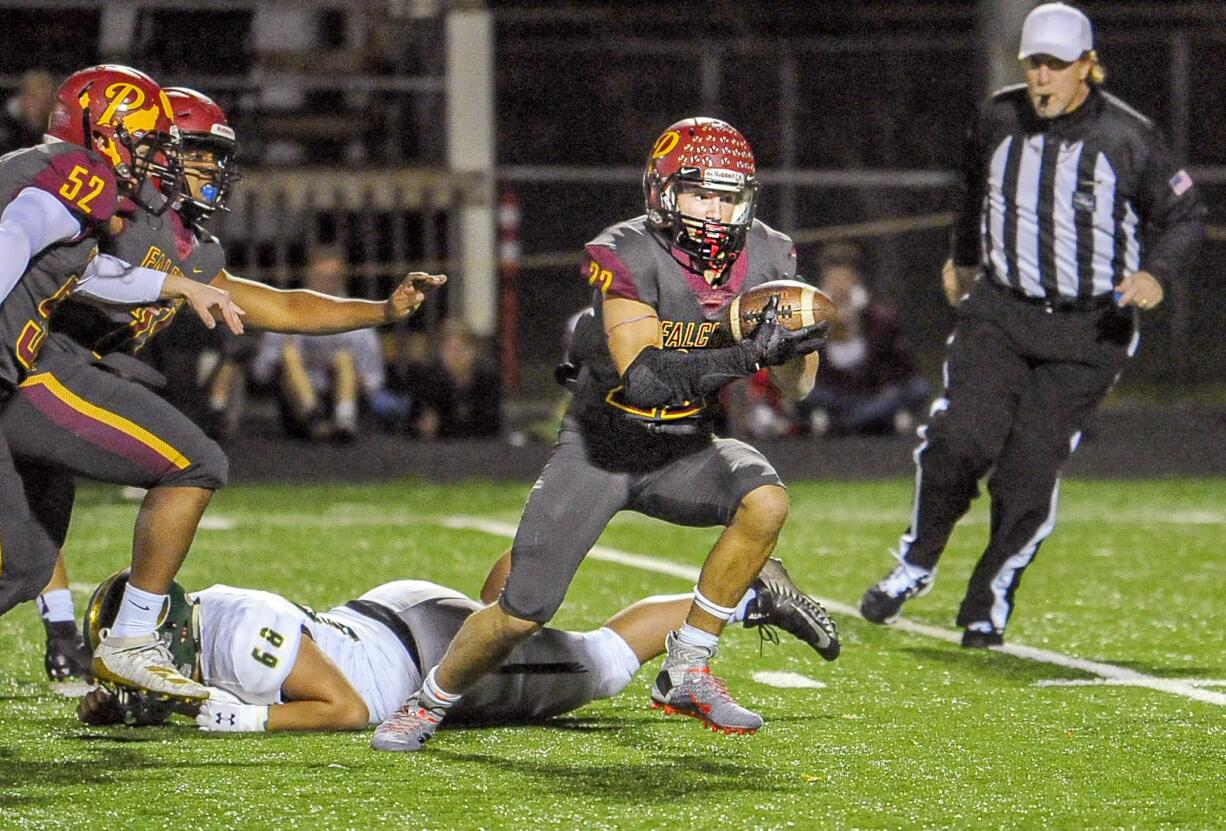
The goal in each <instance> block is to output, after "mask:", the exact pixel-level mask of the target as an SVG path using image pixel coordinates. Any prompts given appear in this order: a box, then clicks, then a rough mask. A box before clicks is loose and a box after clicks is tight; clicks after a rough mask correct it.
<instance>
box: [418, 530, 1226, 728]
mask: <svg viewBox="0 0 1226 831" xmlns="http://www.w3.org/2000/svg"><path fill="white" fill-rule="evenodd" d="M441 524H442V525H444V526H446V527H447V528H457V529H463V530H469V531H482V532H484V533H486V534H492V535H493V536H496V537H507V538H513V537H514V536H515V525H514V524H512V523H509V522H498V521H496V520H489V519H481V518H480V517H473V516H451V517H446V518H445V519H443V520H442V521H441ZM588 556H589V557H592V558H594V559H597V560H604V561H605V562H610V563H620V564H621V565H626V566H631V567H632V568H638V569H642V570H643V571H654V572H656V573H658V574H668V575H671V576H673V577H679V578H681V579H682V580H688V581H690V582H693V581H695V580H697V579H698V569H697V568H696V567H694V566H688V565H683V564H681V563H672V562H669V561H668V560H661V559H659V558H657V557H651V556H648V555H645V554H631V553H629V552H626V551H619V550H617V549H616V548H608V547H606V546H603V545H597V546H595V547H594V548H593V549H592V550H591V552H590V553H589V554H588ZM818 600H819V601H820V602H821V603H822V605H824V606H825V607H826V608H827V609H829V610H830V611H832V612H837V613H838V614H841V615H851V616H854V617H859V616H860V610H859V609H858V608H856V607H855V606H850V605H848V604H846V603H841V602H839V601H837V600H829V599H827V598H824V597H819V598H818ZM892 628H894V629H898V630H901V631H903V632H908V633H910V634H913V635H923V636H924V637H928V638H935V639H937V640H941V641H949V642H950V643H959V642H961V640H962V635H961V633H960V632H957V631H954V630H952V629H945V628H942V627H940V626H932V625H930V624H927V623H917V622H915V621H912V620H906V619H905V618H900V619H899V620H898V621H897V622H896V623H894V624H893V626H892ZM992 649H993V650H994V651H996V652H1004V653H1005V654H1006V655H1012V656H1013V657H1015V658H1024V659H1025V660H1028V661H1038V662H1040V663H1044V664H1054V665H1056V666H1060V667H1067V668H1068V669H1077V670H1081V671H1082V672H1088V673H1090V674H1091V675H1097V676H1099V678H1101V679H1103V680H1104V681H1106V682H1112V683H1117V684H1127V685H1129V686H1135V687H1147V688H1149V689H1152V690H1157V691H1158V692H1164V693H1170V694H1171V695H1181V696H1183V697H1185V698H1191V699H1193V700H1196V701H1203V702H1205V703H1207V704H1217V705H1218V706H1226V693H1220V692H1214V691H1212V690H1205V689H1200V688H1199V687H1197V686H1195V685H1194V684H1193V683H1191V682H1190V681H1187V680H1182V679H1174V678H1158V677H1155V676H1152V675H1146V674H1144V673H1141V672H1137V671H1136V670H1133V669H1128V668H1127V667H1120V666H1115V665H1114V664H1105V663H1102V662H1100V661H1089V660H1086V659H1085V658H1074V657H1073V656H1071V655H1064V654H1063V653H1060V652H1052V651H1050V650H1047V649H1037V648H1035V647H1032V646H1022V645H1021V644H1018V643H1006V644H1005V645H1004V646H997V647H992Z"/></svg>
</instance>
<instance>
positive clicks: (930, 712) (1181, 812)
mask: <svg viewBox="0 0 1226 831" xmlns="http://www.w3.org/2000/svg"><path fill="white" fill-rule="evenodd" d="M526 490H527V489H526V487H525V486H523V485H468V486H465V487H463V488H440V487H433V486H425V485H421V484H417V483H400V484H394V485H386V486H378V487H373V486H372V487H358V486H344V487H292V488H291V487H235V488H231V489H228V490H226V491H224V492H223V493H222V494H220V495H219V496H218V498H217V499H216V501H215V502H214V505H213V506H212V508H211V509H210V512H209V515H210V516H211V517H213V518H214V519H220V518H225V519H228V520H231V521H232V522H233V523H234V527H233V528H232V529H231V530H202V531H201V532H200V534H199V536H198V537H197V542H196V545H195V548H194V550H193V552H192V556H191V557H190V559H189V560H188V563H187V565H186V566H185V567H184V570H183V572H182V575H181V582H182V583H183V584H184V585H185V586H187V587H188V588H189V589H190V588H200V587H203V586H205V585H208V584H209V583H212V582H226V583H230V584H234V585H241V586H254V587H259V588H265V589H271V590H274V591H278V592H281V593H283V594H286V595H288V596H290V597H291V598H294V599H297V600H300V601H302V602H306V603H310V604H311V605H313V606H315V607H316V608H320V607H326V606H328V605H330V604H332V603H335V602H339V601H343V600H346V599H349V598H351V597H353V596H354V595H356V594H357V593H359V592H361V591H363V590H365V589H367V588H370V587H371V586H373V585H375V584H377V583H380V582H383V581H385V580H389V579H394V578H401V577H408V576H414V577H424V578H429V579H434V580H437V581H439V582H444V583H447V584H449V585H452V586H455V587H457V588H460V589H463V590H465V591H468V592H469V593H475V592H476V590H477V588H478V587H479V585H480V581H481V578H482V576H483V574H484V570H485V568H486V567H487V565H488V564H489V562H490V561H491V560H492V559H493V557H494V555H495V554H497V552H498V551H499V550H500V549H501V548H502V546H503V544H504V541H503V540H501V539H499V538H496V537H492V536H489V535H486V534H482V533H477V532H470V531H458V530H449V529H447V528H444V527H441V526H439V525H438V524H435V523H433V522H432V520H435V519H437V518H439V517H442V516H446V515H450V514H465V515H476V516H481V517H484V518H492V519H498V520H503V521H506V522H509V523H513V522H514V521H515V520H516V518H517V516H518V511H519V508H520V506H521V505H522V502H523V499H524V497H525V495H526ZM113 493H114V492H113V491H112V490H110V489H87V490H85V491H84V492H83V493H82V494H81V497H80V500H79V503H78V509H77V513H76V516H75V518H74V524H73V529H72V535H71V539H70V543H69V550H70V567H71V571H72V579H73V581H74V582H79V583H88V582H91V581H97V580H99V579H101V578H102V577H104V576H105V575H106V574H107V573H109V572H110V571H112V570H114V569H115V568H118V567H121V566H122V565H124V564H126V561H127V546H128V542H129V540H130V538H131V533H132V521H133V517H134V515H135V510H136V509H135V506H134V505H132V504H129V503H124V502H120V501H119V500H118V498H117V497H115V496H114V495H113ZM791 495H792V515H791V518H790V519H789V520H788V525H787V527H786V529H785V531H784V534H783V537H782V539H781V542H780V547H779V551H780V553H781V555H782V556H783V557H784V559H785V561H786V562H787V563H788V565H789V567H790V569H791V571H792V572H793V575H794V576H795V577H796V578H797V580H798V582H801V583H802V585H806V586H808V587H810V588H812V589H813V590H814V591H815V593H819V594H821V595H823V596H827V597H830V598H834V599H838V600H842V601H844V602H848V603H854V602H855V601H856V599H857V598H858V597H859V595H860V593H861V592H862V591H863V589H864V588H865V587H866V586H867V585H868V584H869V583H871V582H872V581H874V580H876V579H877V578H878V577H880V576H881V575H882V574H883V573H884V572H885V571H886V570H887V569H888V568H889V567H890V560H889V559H888V557H887V555H886V550H887V548H889V547H890V546H892V545H894V544H895V543H896V542H897V537H898V535H899V533H900V532H901V531H902V530H903V528H904V526H905V525H906V522H907V516H908V512H909V501H910V485H909V483H907V482H903V481H898V482H885V483H856V484H834V483H830V484H798V485H794V486H793V487H792V489H791ZM986 520H987V514H986V510H985V507H984V506H979V507H978V508H977V509H976V511H975V512H973V513H972V514H971V515H970V516H969V517H968V518H967V520H966V521H965V524H964V525H963V526H961V527H960V528H959V529H958V531H957V532H956V533H955V535H954V538H953V541H952V543H951V545H950V548H949V550H948V551H947V553H946V556H945V560H944V561H943V563H942V567H941V573H940V578H939V580H938V582H937V585H936V587H935V589H934V590H933V592H932V593H931V594H930V595H928V596H927V597H925V598H922V599H919V600H917V601H914V602H913V603H912V604H911V605H910V606H909V607H908V610H907V611H908V615H909V616H910V617H911V618H913V619H915V620H919V621H923V622H927V623H931V624H937V625H941V626H947V627H948V626H951V625H952V619H953V615H954V612H955V609H956V606H957V602H958V600H959V599H960V596H961V590H962V588H963V586H964V583H965V579H966V576H967V574H968V573H969V571H970V568H971V566H972V564H973V561H974V559H975V555H976V554H977V553H978V551H979V549H980V547H981V546H982V544H983V542H984V538H985V536H986V530H987V525H986ZM1224 530H1226V483H1224V482H1222V481H1186V480H1169V481H1157V482H1132V483H1120V482H1111V483H1106V482H1103V483H1095V482H1088V483H1087V482H1072V483H1067V484H1066V485H1065V490H1064V494H1063V502H1062V516H1061V521H1060V524H1059V527H1058V529H1057V532H1056V534H1055V535H1054V536H1053V537H1052V539H1051V540H1050V541H1049V542H1048V543H1047V544H1046V545H1045V546H1044V549H1043V551H1042V553H1041V555H1040V557H1039V561H1038V563H1037V564H1036V565H1035V566H1034V567H1033V568H1032V569H1031V570H1030V572H1029V573H1028V574H1027V577H1026V583H1025V585H1024V586H1023V587H1022V589H1021V590H1020V592H1019V596H1018V614H1017V618H1016V619H1015V621H1014V622H1013V624H1012V625H1011V627H1010V632H1009V636H1010V640H1011V641H1012V642H1020V643H1025V644H1029V645H1032V646H1041V647H1044V648H1046V649H1050V650H1053V651H1057V652H1061V653H1066V654H1069V655H1074V656H1078V657H1082V658H1090V659H1094V660H1098V661H1104V662H1109V663H1112V664H1116V665H1121V666H1126V667H1130V668H1133V669H1136V670H1139V671H1141V672H1144V673H1147V674H1150V675H1153V676H1158V677H1167V678H1201V679H1226V635H1224V634H1223V632H1224V630H1226V615H1224V614H1223V611H1224V610H1223V600H1222V596H1223V587H1226V559H1224V558H1223V557H1222V555H1221V549H1222V540H1223V531H1224ZM714 538H715V532H714V531H712V530H694V529H677V528H672V527H670V526H666V525H663V524H660V523H656V522H653V521H649V520H645V519H642V518H639V517H636V516H633V515H624V516H623V517H622V518H620V519H619V520H617V521H616V522H615V524H614V525H613V526H612V527H611V528H610V529H609V531H608V532H607V533H606V534H605V536H604V538H603V540H602V542H603V543H604V544H605V545H608V546H613V547H617V548H621V549H624V550H627V551H632V552H635V553H641V554H648V555H653V556H657V557H663V558H668V559H671V560H674V561H677V562H681V563H688V564H691V565H698V564H699V563H700V562H701V561H702V558H703V556H704V553H705V551H706V549H707V547H708V546H709V545H710V543H711V542H712V541H713V540H714ZM687 588H688V586H687V585H686V583H685V582H684V581H681V580H679V579H677V578H674V577H668V576H664V575H660V574H653V573H648V572H644V571H639V570H636V569H632V568H629V567H626V566H622V565H617V564H613V563H607V562H598V561H589V562H588V563H586V564H585V565H584V567H583V568H582V569H581V570H580V573H579V576H578V578H577V579H576V581H575V583H574V585H573V586H572V588H571V590H570V593H569V595H568V597H567V602H566V605H565V606H564V608H563V611H562V613H561V614H560V616H559V618H558V620H557V622H558V623H559V624H560V625H566V626H573V627H581V628H588V627H591V626H594V625H597V624H599V623H600V622H601V621H602V620H603V619H604V618H606V617H607V616H608V615H610V614H611V613H613V612H614V611H616V610H617V609H618V608H619V607H621V606H622V605H624V604H626V603H628V602H630V601H632V600H634V599H635V598H637V597H639V596H642V595H646V594H651V593H660V592H677V591H684V590H686V589H687ZM77 603H78V608H80V607H81V606H82V605H83V603H84V599H83V598H82V597H81V596H78V598H77ZM840 623H841V626H842V633H843V642H844V652H843V655H842V657H841V658H839V660H838V661H836V662H835V663H833V664H826V663H824V662H822V661H821V660H820V659H818V658H817V657H816V656H815V655H814V654H812V653H811V652H809V651H808V650H807V649H806V648H804V647H802V646H800V645H798V644H796V643H794V642H788V641H786V640H785V641H784V643H783V644H782V645H781V646H778V647H771V646H767V647H766V648H765V651H764V654H762V655H761V656H760V655H759V644H758V637H757V635H756V634H755V633H753V632H746V631H744V630H741V629H736V630H730V631H729V633H728V634H727V636H726V637H725V639H724V647H723V649H722V651H721V654H720V657H719V659H718V663H717V668H718V670H719V671H720V672H721V674H723V675H725V676H726V677H727V678H728V681H729V685H730V688H731V689H732V690H733V692H734V693H735V694H736V695H737V696H738V697H739V698H740V699H742V701H743V702H744V703H746V704H749V705H752V706H753V707H755V708H757V709H758V710H759V711H760V712H762V713H763V715H764V716H765V717H766V719H767V725H766V727H765V728H764V729H763V730H762V731H761V732H760V733H759V734H758V735H756V736H753V737H723V736H716V735H713V734H710V733H708V732H705V731H703V730H701V729H700V728H699V727H698V725H697V724H695V723H694V722H692V721H690V720H688V719H675V718H674V719H666V718H664V717H662V716H659V715H658V714H656V713H654V712H653V711H651V710H649V709H648V708H647V707H646V702H647V689H648V684H649V681H650V677H651V673H650V670H651V669H652V668H653V667H654V665H653V667H649V668H648V669H647V670H645V671H644V672H642V673H640V675H639V677H638V678H637V679H636V680H635V682H634V683H633V684H632V686H631V688H630V689H629V690H628V691H627V692H626V694H624V695H623V696H621V697H620V698H618V699H615V700H611V701H604V702H598V703H596V704H594V705H592V706H589V707H588V708H586V709H584V710H582V711H580V712H578V713H577V714H575V715H574V716H573V717H571V718H567V719H564V720H562V721H560V722H559V723H558V724H557V725H556V726H555V727H552V728H540V727H533V728H523V727H519V728H501V729H482V730H465V731H454V732H445V733H443V734H440V736H439V737H437V738H436V739H435V741H434V742H433V743H432V744H431V746H430V748H429V749H428V750H427V751H425V752H423V753H420V754H415V755H412V756H402V755H399V754H380V753H374V752H373V751H371V750H370V749H369V747H368V742H369V738H370V734H369V731H365V732H361V733H353V734H338V735H290V736H269V735H258V736H221V735H205V734H201V733H199V732H197V731H196V730H195V726H194V724H192V723H190V722H188V721H186V720H181V721H178V722H176V724H175V726H173V727H165V728H153V729H125V728H113V729H100V728H88V727H84V726H82V725H80V724H78V723H77V722H76V721H75V720H74V719H73V716H72V707H73V705H72V703H71V702H69V701H67V700H65V699H62V698H59V697H56V696H54V695H52V694H51V693H49V692H48V689H47V685H46V684H45V682H44V681H43V680H42V666H41V665H42V659H41V650H42V643H41V631H42V630H41V627H40V626H39V624H38V622H37V619H36V615H35V613H34V610H33V609H32V608H28V607H27V608H19V609H17V610H15V611H13V612H12V613H10V614H8V615H6V616H5V617H4V618H3V619H0V828H5V829H8V828H23V829H25V828H29V829H51V828H61V827H65V828H99V827H102V828H158V829H176V828H304V829H315V828H385V827H387V828H430V829H453V828H455V829H458V828H514V829H538V828H542V829H552V828H557V829H571V828H584V829H589V828H591V829H597V828H642V829H649V828H675V829H681V828H703V829H717V828H729V829H740V828H795V829H812V828H920V827H945V828H957V829H966V828H1006V827H1008V828H1016V827H1029V828H1070V829H1075V828H1117V827H1119V828H1133V827H1137V828H1179V829H1183V828H1211V827H1219V828H1220V827H1226V785H1224V784H1223V783H1224V782H1226V709H1224V708H1223V707H1221V706H1217V705H1214V704H1211V703H1203V702H1198V701H1193V700H1190V699H1188V698H1185V697H1180V696H1177V695H1173V694H1170V693H1165V692H1159V691H1155V690H1150V689H1141V688H1136V687H1123V686H1109V687H1108V686H1104V687H1045V688H1039V687H1035V686H1034V682H1036V681H1038V680H1041V679H1059V678H1087V677H1089V676H1087V675H1086V674H1084V673H1081V672H1077V671H1074V670H1069V669H1062V668H1060V667H1058V666H1052V665H1048V664H1042V663H1035V662H1031V661H1024V660H1021V659H1018V658H1014V657H1011V656H1008V655H1003V654H992V653H984V652H969V653H968V652H964V651H962V650H961V649H959V648H958V647H957V646H955V645H951V644H948V643H945V642H943V641H939V640H935V639H931V638H925V637H922V636H919V635H911V634H906V633H903V632H900V631H897V630H891V629H888V628H878V627H873V626H870V625H868V624H866V623H864V622H862V621H859V620H858V619H849V618H846V617H844V618H842V619H841V620H840ZM761 669H772V670H791V671H794V672H799V673H803V674H806V675H809V676H811V677H813V678H816V679H819V680H821V681H823V682H825V683H826V684H827V685H828V686H827V687H825V688H824V689H818V690H787V689H778V688H774V687H768V686H765V685H762V684H759V683H756V682H754V681H753V680H751V678H750V674H751V673H752V672H754V671H756V670H761ZM1206 689H1216V690H1217V691H1219V692H1223V693H1226V687H1216V688H1206Z"/></svg>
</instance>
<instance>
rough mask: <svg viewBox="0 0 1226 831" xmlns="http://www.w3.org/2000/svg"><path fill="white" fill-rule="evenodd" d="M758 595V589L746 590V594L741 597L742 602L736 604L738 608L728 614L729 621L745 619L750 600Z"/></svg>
mask: <svg viewBox="0 0 1226 831" xmlns="http://www.w3.org/2000/svg"><path fill="white" fill-rule="evenodd" d="M757 596H758V590H757V589H752V588H751V589H750V590H749V591H747V592H745V596H744V597H742V598H741V602H740V603H738V604H736V609H734V610H733V612H732V614H731V615H729V616H728V622H729V623H740V622H741V621H742V620H744V619H745V607H746V606H748V605H749V601H751V600H753V599H754V598H755V597H757Z"/></svg>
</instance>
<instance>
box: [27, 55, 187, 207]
mask: <svg viewBox="0 0 1226 831" xmlns="http://www.w3.org/2000/svg"><path fill="white" fill-rule="evenodd" d="M47 135H49V136H52V137H54V138H57V139H60V140H61V141H66V142H69V143H71V144H76V145H80V146H81V147H87V148H89V149H90V150H94V151H96V152H98V153H99V154H101V155H102V156H103V157H104V158H105V159H106V160H107V161H108V162H110V164H111V167H113V168H114V169H115V179H116V182H117V183H118V184H119V186H120V189H121V191H122V192H123V194H124V195H125V196H127V197H128V198H129V199H131V200H132V201H134V202H136V203H137V204H139V205H140V206H141V207H142V208H145V209H146V210H148V211H151V212H153V213H155V214H160V213H162V212H163V211H165V210H166V208H167V207H168V206H169V204H170V203H171V202H172V201H173V200H174V197H175V193H174V187H173V186H172V187H171V189H170V191H169V192H168V190H167V186H166V184H165V183H167V182H172V183H173V182H175V181H177V179H178V166H179V141H178V131H177V129H176V128H175V126H174V115H173V111H172V110H171V106H170V102H169V101H168V100H167V99H166V95H165V93H163V92H162V88H161V87H159V86H158V85H157V83H156V82H155V81H154V80H153V79H152V78H150V77H149V76H148V75H146V74H145V73H143V72H141V71H139V70H136V69H132V68H131V67H128V66H120V65H118V64H102V65H99V66H91V67H89V68H88V69H82V70H80V71H79V72H74V73H73V74H72V75H69V76H68V78H67V80H65V81H64V83H62V84H60V88H59V90H58V91H57V92H56V96H55V107H54V108H53V109H52V110H51V117H50V119H49V120H48V125H47ZM151 178H152V179H153V181H154V183H155V184H158V185H159V186H160V189H161V191H162V194H163V196H164V197H165V199H163V200H159V202H160V204H158V205H148V204H145V202H144V201H142V195H141V187H142V185H143V184H144V183H145V181H146V180H149V179H151Z"/></svg>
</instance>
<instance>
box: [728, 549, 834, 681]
mask: <svg viewBox="0 0 1226 831" xmlns="http://www.w3.org/2000/svg"><path fill="white" fill-rule="evenodd" d="M753 588H754V589H755V590H757V596H756V597H754V599H753V600H751V601H749V604H748V605H747V606H746V607H745V627H746V628H747V629H753V628H756V627H767V626H778V627H779V628H780V629H782V630H783V631H785V632H787V633H788V634H790V635H793V636H795V637H797V638H799V639H800V640H802V641H804V642H805V643H807V644H808V645H809V646H811V647H813V648H814V649H815V650H816V651H817V654H818V655H821V656H822V657H823V658H825V659H826V660H827V661H833V660H834V659H835V658H837V657H839V650H840V649H841V646H840V645H839V630H838V627H836V626H835V625H834V619H833V618H832V617H830V614H829V613H828V612H827V611H826V610H825V608H823V607H822V604H820V603H818V602H817V601H816V600H814V599H813V598H812V597H809V595H807V594H805V593H804V592H802V591H801V590H800V588H799V587H797V585H796V584H795V583H793V582H792V578H791V576H790V575H789V574H788V572H787V569H785V568H784V567H783V562H782V561H780V560H779V559H778V558H776V557H771V558H769V559H768V560H767V561H766V565H764V566H762V571H761V572H760V573H759V574H758V579H757V580H754V582H753ZM768 637H773V636H768Z"/></svg>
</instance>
